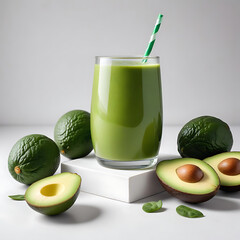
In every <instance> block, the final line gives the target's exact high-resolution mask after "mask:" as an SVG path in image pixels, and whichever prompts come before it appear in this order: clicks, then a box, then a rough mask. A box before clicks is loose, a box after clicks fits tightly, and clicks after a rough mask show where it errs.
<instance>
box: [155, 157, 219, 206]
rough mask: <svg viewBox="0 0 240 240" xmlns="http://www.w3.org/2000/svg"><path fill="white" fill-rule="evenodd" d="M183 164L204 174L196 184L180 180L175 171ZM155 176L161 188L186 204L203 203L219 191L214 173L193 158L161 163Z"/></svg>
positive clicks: (211, 169) (207, 166)
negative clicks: (194, 167)
mask: <svg viewBox="0 0 240 240" xmlns="http://www.w3.org/2000/svg"><path fill="white" fill-rule="evenodd" d="M185 164H193V165H196V166H198V167H199V168H200V169H201V170H202V171H203V173H204V176H203V178H202V179H201V180H200V181H198V182H196V183H188V182H185V181H183V180H181V179H180V178H179V177H178V175H177V173H176V169H177V168H178V167H181V166H183V165H185ZM156 173H157V176H158V178H159V180H160V182H161V184H162V185H163V187H164V188H165V189H166V190H167V191H168V192H169V193H170V194H171V195H173V196H175V197H177V198H179V199H181V200H183V201H186V202H193V203H198V202H204V201H207V200H209V199H210V198H212V197H213V196H214V195H215V194H216V192H217V190H218V189H219V178H218V175H217V174H216V172H215V171H214V170H213V168H212V167H210V166H209V165H208V164H205V162H203V161H201V160H199V159H194V158H180V159H173V160H165V161H161V162H160V163H159V164H158V165H157V168H156Z"/></svg>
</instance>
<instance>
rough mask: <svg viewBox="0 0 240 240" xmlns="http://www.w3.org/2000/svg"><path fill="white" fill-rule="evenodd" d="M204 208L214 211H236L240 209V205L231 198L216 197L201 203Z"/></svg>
mask: <svg viewBox="0 0 240 240" xmlns="http://www.w3.org/2000/svg"><path fill="white" fill-rule="evenodd" d="M199 207H202V208H203V209H208V210H213V211H235V210H238V209H240V205H239V204H238V203H237V202H235V201H232V200H231V199H226V198H219V197H214V198H213V199H211V200H210V201H208V202H205V203H201V204H199Z"/></svg>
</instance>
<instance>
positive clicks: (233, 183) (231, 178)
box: [204, 152, 240, 192]
mask: <svg viewBox="0 0 240 240" xmlns="http://www.w3.org/2000/svg"><path fill="white" fill-rule="evenodd" d="M227 159H236V160H238V161H237V162H238V164H236V165H235V167H237V168H238V169H235V171H237V173H238V174H234V175H229V174H226V173H223V172H222V171H220V169H221V168H220V169H219V164H220V163H221V162H222V161H224V160H227ZM204 162H206V163H208V164H209V165H210V166H212V168H214V170H215V171H216V173H217V174H218V176H219V178H220V184H221V189H222V190H225V191H231V192H233V191H240V173H239V171H240V152H225V153H220V154H217V155H215V156H212V157H209V158H206V159H204ZM224 165H225V167H227V168H229V167H231V166H228V165H229V164H226V163H225V164H224ZM230 171H234V169H230Z"/></svg>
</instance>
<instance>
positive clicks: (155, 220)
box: [0, 127, 240, 240]
mask: <svg viewBox="0 0 240 240" xmlns="http://www.w3.org/2000/svg"><path fill="white" fill-rule="evenodd" d="M231 129H232V132H233V136H234V146H233V150H236V151H237V150H240V149H239V146H240V135H239V131H240V127H237V128H236V127H232V128H231ZM179 130H180V127H172V128H169V127H165V128H164V131H163V142H162V147H161V151H160V152H161V154H168V155H169V156H170V155H172V154H173V155H174V154H177V150H176V137H177V133H178V132H179ZM32 133H42V134H45V135H47V136H49V137H52V136H53V127H10V128H9V127H0V148H1V151H0V166H1V168H0V186H1V191H0V206H1V213H0V229H1V231H0V238H1V239H4V240H13V239H18V240H33V239H34V240H43V239H46V240H48V239H57V240H66V239H70V238H71V239H82V240H93V239H97V240H108V239H109V240H110V239H114V240H123V239H124V240H128V239H129V240H132V239H137V240H146V239H150V240H151V239H163V240H165V239H167V240H175V239H178V240H186V239H194V240H203V239H204V240H215V239H216V240H226V239H229V240H238V239H239V216H240V200H239V199H240V192H238V193H232V194H227V193H223V192H219V193H218V194H217V196H215V197H214V198H213V199H212V200H210V201H208V202H206V203H202V204H198V205H191V204H186V205H188V206H192V207H194V208H196V209H199V210H201V211H202V212H203V213H204V215H205V217H204V218H201V219H187V218H183V217H181V216H179V215H177V213H176V212H175V209H176V207H177V206H178V205H180V204H185V203H183V202H181V201H179V200H177V199H175V198H173V197H171V196H169V195H168V193H166V192H163V193H160V194H157V195H154V196H152V197H149V198H146V199H142V200H140V201H137V202H135V203H124V202H120V201H115V200H111V199H107V198H103V197H98V196H96V195H93V194H87V193H84V192H81V193H80V195H79V197H78V199H77V201H76V203H75V204H74V205H73V206H72V208H70V209H69V210H68V211H67V212H65V213H63V214H62V215H59V216H55V217H47V216H44V215H41V214H39V213H37V212H34V211H33V210H32V209H30V208H29V207H28V206H27V204H26V203H25V202H17V201H13V200H11V199H9V198H8V197H7V196H8V195H12V194H23V193H24V191H25V189H26V186H24V185H22V184H20V183H18V182H16V181H15V180H14V179H13V178H12V177H11V176H10V174H9V173H8V169H7V158H8V154H9V152H10V150H11V148H12V146H13V144H14V143H15V142H16V141H17V140H18V139H19V138H21V137H23V136H24V135H27V134H32ZM63 160H66V159H63ZM58 172H59V170H58ZM83 181H84V179H83ZM159 199H162V200H163V209H162V211H161V212H159V213H152V214H148V213H145V212H143V211H142V209H141V208H142V205H143V203H145V202H147V201H153V200H159Z"/></svg>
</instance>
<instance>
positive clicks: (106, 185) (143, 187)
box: [61, 153, 163, 202]
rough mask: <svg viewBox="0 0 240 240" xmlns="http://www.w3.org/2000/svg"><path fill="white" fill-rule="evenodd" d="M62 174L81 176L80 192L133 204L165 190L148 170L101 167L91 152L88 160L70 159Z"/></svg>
mask: <svg viewBox="0 0 240 240" xmlns="http://www.w3.org/2000/svg"><path fill="white" fill-rule="evenodd" d="M61 172H72V173H78V174H79V175H80V176H81V177H82V179H83V181H82V184H81V190H82V191H84V192H88V193H92V194H96V195H98V196H102V197H107V198H111V199H115V200H119V201H123V202H134V201H137V200H139V199H142V198H145V197H149V196H151V195H154V194H156V193H160V192H162V191H163V188H162V186H161V184H160V182H159V180H158V178H157V175H156V173H155V168H152V169H148V170H131V171H130V170H125V171H124V170H116V169H109V168H105V167H102V166H100V165H99V164H98V162H97V160H96V158H95V155H94V154H93V153H92V154H90V155H88V156H87V157H86V158H82V159H76V160H68V161H65V162H63V163H62V164H61Z"/></svg>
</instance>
